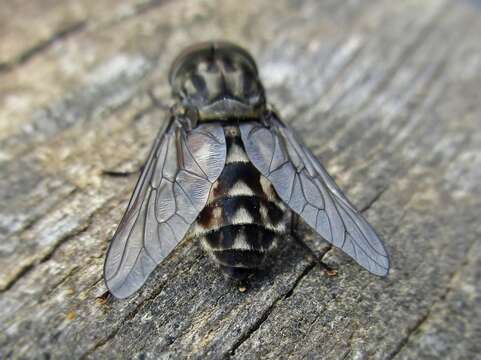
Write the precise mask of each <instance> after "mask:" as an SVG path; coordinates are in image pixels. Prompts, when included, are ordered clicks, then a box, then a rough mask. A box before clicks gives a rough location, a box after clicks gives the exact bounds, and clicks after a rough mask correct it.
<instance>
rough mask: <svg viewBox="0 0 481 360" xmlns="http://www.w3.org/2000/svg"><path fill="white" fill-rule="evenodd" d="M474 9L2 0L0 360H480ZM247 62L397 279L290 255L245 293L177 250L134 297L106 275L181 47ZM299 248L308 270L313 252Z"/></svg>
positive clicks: (442, 4)
mask: <svg viewBox="0 0 481 360" xmlns="http://www.w3.org/2000/svg"><path fill="white" fill-rule="evenodd" d="M480 33H481V3H480V2H479V1H449V0H445V1H441V0H406V1H387V0H386V1H377V0H372V1H367V0H366V1H337V0H327V1H317V0H309V1H307V0H306V1H292V0H279V1H269V2H268V1H263V2H261V1H241V2H239V1H236V0H229V1H167V0H166V1H161V0H150V1H131V2H125V1H117V0H115V1H114V0H103V1H100V0H95V1H93V0H77V1H61V0H44V1H26V0H11V1H8V2H7V3H6V4H4V5H2V7H1V9H0V49H1V50H0V102H1V106H0V173H1V177H0V236H1V241H0V269H1V272H0V358H2V359H3V358H45V359H47V358H69V359H77V358H91V359H94V358H95V359H97V358H134V359H158V358H163V359H178V358H199V359H200V358H202V359H205V358H212V359H221V358H233V359H258V358H266V359H278V358H290V359H302V358H312V359H371V358H372V359H438V358H439V359H475V358H480V355H479V354H480V353H481V342H480V341H479V339H480V338H481V280H480V279H481V242H480V240H479V238H480V235H481V222H480V215H481V188H480V187H481V186H480V179H481V41H480V37H479V34H480ZM219 38H223V39H228V40H231V41H234V42H237V43H239V44H240V45H243V46H245V47H247V48H248V49H249V50H250V51H251V52H252V53H253V54H254V56H255V58H256V59H257V61H258V65H259V68H260V72H261V77H262V79H263V81H264V83H265V85H266V88H267V94H268V97H269V100H270V102H272V103H273V104H275V106H276V107H277V108H278V109H279V110H280V113H281V114H282V116H283V118H284V119H285V120H286V121H287V122H289V123H291V124H292V125H293V126H294V127H295V128H296V129H297V130H298V132H299V133H300V134H301V136H302V137H303V138H304V139H305V141H306V143H307V144H308V145H309V146H310V147H311V148H312V149H313V150H314V152H315V153H316V154H317V155H318V156H320V157H321V159H322V161H323V163H324V164H325V166H326V167H327V168H328V170H329V171H330V172H331V173H332V174H333V175H334V176H335V178H336V179H337V181H338V183H339V184H340V185H341V187H342V188H343V189H345V191H346V193H347V194H348V195H349V197H350V198H351V199H352V200H353V202H354V203H355V204H356V205H357V206H358V207H359V208H360V209H363V212H364V214H365V215H366V217H367V218H368V219H369V220H370V221H371V222H372V224H373V225H374V226H375V227H376V229H377V230H378V231H379V233H380V234H381V235H382V236H383V237H384V239H385V242H386V245H387V248H388V249H389V251H390V253H391V256H392V263H393V269H392V272H391V274H390V276H389V277H388V278H387V279H380V278H378V277H375V276H372V275H370V274H368V273H367V272H366V271H363V270H362V269H361V268H360V267H359V266H357V265H356V264H355V263H353V261H351V260H350V259H349V258H348V257H347V256H345V255H343V254H341V253H340V251H338V250H335V249H332V250H329V251H328V252H327V254H326V255H325V256H324V259H325V261H326V262H328V263H330V264H332V265H334V266H336V267H337V268H338V269H339V275H338V276H337V277H335V278H327V277H326V276H323V275H322V273H321V271H320V270H319V269H318V267H316V266H315V265H314V264H313V263H312V262H311V260H309V258H308V257H307V254H306V253H305V252H304V251H303V249H301V248H299V247H298V246H297V245H296V244H294V243H292V242H291V241H289V240H288V239H286V242H285V243H283V244H281V246H280V249H279V251H278V253H277V254H275V256H274V257H272V259H271V271H270V272H268V273H266V274H265V276H264V277H262V278H259V279H256V280H255V281H254V282H253V284H252V288H251V289H250V290H249V291H247V292H246V293H240V292H239V291H238V290H237V289H236V288H233V287H232V286H231V285H229V283H227V282H226V281H225V280H224V278H223V276H222V275H221V274H220V273H219V272H218V271H217V270H216V269H215V267H214V266H213V265H212V264H211V263H210V262H209V260H208V258H207V256H206V255H205V254H204V253H203V252H202V250H201V249H200V247H199V245H198V244H196V243H184V244H183V245H182V246H180V247H179V248H178V250H177V251H176V252H175V253H174V254H173V256H172V257H170V258H169V259H168V260H167V261H166V262H165V263H163V264H162V266H160V267H158V268H157V270H156V271H155V272H154V273H153V275H152V276H151V278H150V280H149V281H148V282H147V284H146V286H144V287H143V288H142V290H141V291H139V293H138V294H136V295H135V296H133V297H132V298H130V299H127V300H123V301H114V302H111V303H105V302H103V301H102V299H98V298H97V297H98V296H100V295H102V294H103V293H104V291H105V287H104V284H103V281H102V265H103V261H104V254H105V251H106V247H107V245H108V242H109V240H110V237H111V236H112V234H113V231H114V229H115V227H116V225H117V223H118V221H119V219H120V217H121V215H122V213H123V211H124V209H125V206H126V203H127V201H128V199H129V196H130V193H131V191H132V188H133V185H134V182H135V176H133V177H130V178H112V177H106V176H102V170H106V169H107V170H117V171H122V170H135V169H138V168H139V167H140V166H141V164H142V162H143V160H144V158H145V156H146V153H147V151H148V149H149V146H150V144H151V143H152V140H153V137H154V135H155V133H156V132H157V129H158V128H159V127H160V126H162V125H163V124H164V123H165V110H164V109H163V108H162V106H159V104H158V103H159V102H160V103H162V104H166V105H169V104H170V101H171V100H170V98H169V93H170V90H169V87H168V85H167V77H166V75H167V74H166V72H167V69H168V66H169V65H170V62H171V61H172V59H173V57H174V56H175V55H176V54H177V53H178V51H179V50H181V49H182V48H183V47H184V46H186V45H189V44H192V43H194V42H196V41H199V40H207V39H219ZM302 231H303V234H304V236H305V238H306V241H308V242H309V243H310V244H311V245H312V246H313V247H315V248H316V249H317V250H319V251H320V252H322V251H323V249H325V248H326V245H325V243H323V241H322V240H321V239H320V238H318V237H315V236H314V235H313V234H312V232H310V231H309V230H308V229H306V228H303V230H302Z"/></svg>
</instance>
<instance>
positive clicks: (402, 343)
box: [386, 239, 477, 360]
mask: <svg viewBox="0 0 481 360" xmlns="http://www.w3.org/2000/svg"><path fill="white" fill-rule="evenodd" d="M476 242H477V239H474V240H472V241H471V244H470V245H469V247H468V250H467V252H466V254H465V256H464V258H463V260H462V261H461V264H460V265H459V266H458V267H457V268H456V269H455V270H454V271H453V273H452V274H451V276H450V277H449V281H448V286H446V287H445V289H444V291H443V292H442V293H441V295H439V297H438V299H436V300H434V301H433V303H432V304H431V305H430V306H429V308H428V309H427V311H426V313H425V314H424V315H423V316H422V317H420V318H419V319H418V321H416V323H415V324H414V326H412V327H411V328H410V329H408V332H407V334H406V335H405V336H404V337H403V339H402V340H401V341H400V342H399V343H398V345H397V346H396V347H395V348H394V350H393V351H392V352H391V353H390V354H389V355H388V356H387V357H386V360H393V359H394V358H395V357H396V356H398V355H399V354H400V353H401V351H402V350H403V349H404V348H405V347H406V345H407V344H408V343H409V340H410V339H411V337H412V336H413V335H414V334H416V333H417V332H419V331H420V329H421V327H422V326H423V325H424V324H425V323H427V322H428V321H430V320H432V319H433V317H434V316H435V315H437V314H436V313H433V311H432V310H433V309H434V308H435V307H436V306H438V305H440V304H442V303H443V302H444V301H446V299H447V298H448V296H449V294H450V293H451V292H452V291H453V289H454V286H452V283H453V282H454V279H456V278H457V277H458V276H459V274H460V273H461V271H462V270H464V269H465V268H466V267H467V266H468V264H469V256H470V255H471V250H472V249H473V248H474V246H475V245H476Z"/></svg>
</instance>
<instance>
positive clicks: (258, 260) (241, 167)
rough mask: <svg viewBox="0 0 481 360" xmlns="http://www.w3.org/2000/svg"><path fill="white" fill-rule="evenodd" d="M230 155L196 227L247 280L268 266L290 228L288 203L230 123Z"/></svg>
mask: <svg viewBox="0 0 481 360" xmlns="http://www.w3.org/2000/svg"><path fill="white" fill-rule="evenodd" d="M224 132H225V135H226V144H227V159H226V165H225V168H224V170H223V171H222V173H221V175H220V177H219V178H218V180H217V181H216V183H214V185H213V187H212V190H211V192H210V194H209V200H208V202H207V205H206V206H205V208H204V209H203V210H202V211H201V213H200V214H199V216H198V218H197V221H196V223H195V224H194V225H193V228H192V235H193V236H194V237H196V238H199V239H200V241H201V243H202V246H203V247H204V249H205V250H206V251H207V252H208V253H209V254H210V255H211V257H212V258H213V259H214V261H215V262H216V263H218V264H219V266H220V267H221V268H222V270H224V271H225V272H226V273H227V274H228V275H229V276H231V277H233V278H236V279H244V278H245V277H247V276H248V275H249V274H250V273H251V272H252V269H254V268H258V267H260V266H261V265H262V262H263V261H264V258H265V256H266V253H267V252H268V251H269V250H270V249H272V248H273V247H275V245H276V240H277V238H278V237H279V236H282V235H284V234H285V232H286V222H285V211H286V208H285V206H284V204H283V203H282V202H281V200H280V199H279V198H278V197H277V194H276V193H275V191H274V188H273V187H272V185H271V183H270V182H269V180H267V179H266V178H265V177H264V176H262V175H261V174H260V173H259V171H258V170H257V169H256V168H255V167H254V165H253V164H252V163H251V162H250V161H249V160H248V158H247V155H246V153H245V151H244V147H243V145H242V140H241V138H240V132H239V129H238V127H236V126H226V127H225V128H224Z"/></svg>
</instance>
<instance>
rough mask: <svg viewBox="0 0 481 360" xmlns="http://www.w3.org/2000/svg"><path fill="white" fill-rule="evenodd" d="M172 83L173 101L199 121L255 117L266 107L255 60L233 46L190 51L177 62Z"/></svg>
mask: <svg viewBox="0 0 481 360" xmlns="http://www.w3.org/2000/svg"><path fill="white" fill-rule="evenodd" d="M170 83H171V86H172V91H173V94H174V97H176V98H177V99H178V100H179V102H180V103H181V104H182V106H185V107H187V108H193V109H195V111H196V112H197V113H198V117H199V121H208V120H212V119H216V120H218V119H222V118H226V117H230V118H232V117H238V118H240V117H244V118H246V117H255V116H258V114H260V113H261V112H262V111H263V109H264V107H265V96H264V89H263V87H262V84H261V82H260V80H259V76H258V73H257V67H256V64H255V62H254V60H253V59H252V57H251V56H250V54H249V53H248V52H247V51H246V50H244V49H242V48H240V47H238V46H236V45H233V44H230V43H226V42H209V43H203V44H200V45H198V46H196V47H194V48H189V49H187V50H186V51H185V52H184V53H182V54H181V55H180V56H179V57H178V58H177V59H176V60H175V61H174V63H173V65H172V68H171V71H170Z"/></svg>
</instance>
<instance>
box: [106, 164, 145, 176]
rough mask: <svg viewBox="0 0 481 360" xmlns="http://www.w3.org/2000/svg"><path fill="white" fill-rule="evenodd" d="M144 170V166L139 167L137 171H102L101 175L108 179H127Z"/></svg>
mask: <svg viewBox="0 0 481 360" xmlns="http://www.w3.org/2000/svg"><path fill="white" fill-rule="evenodd" d="M142 170H144V166H141V167H140V169H139V170H137V171H115V170H102V175H104V176H110V177H129V176H133V175H139V174H140V173H142Z"/></svg>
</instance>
